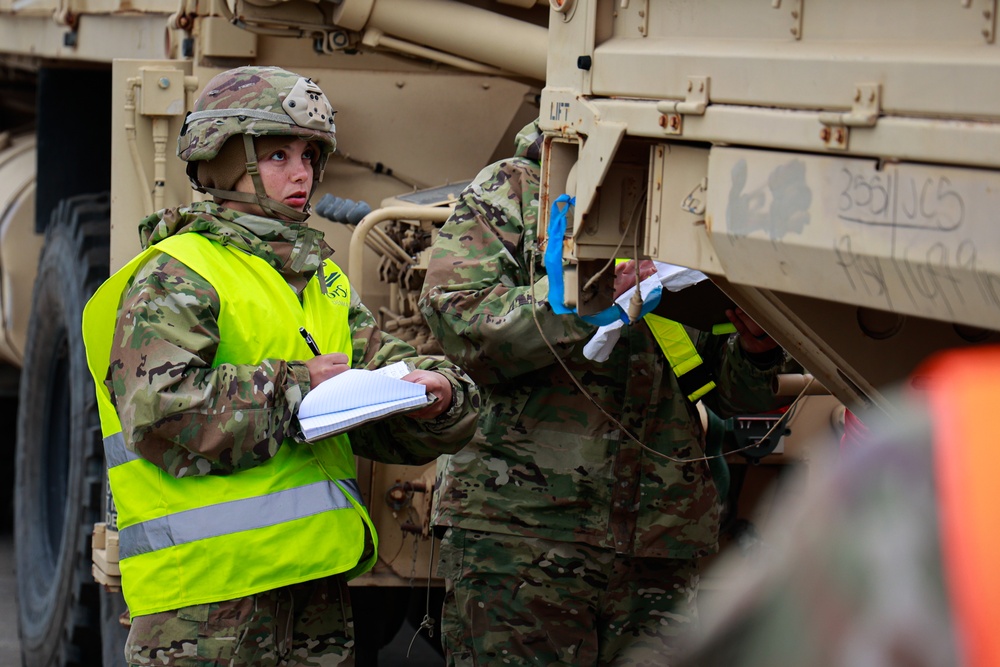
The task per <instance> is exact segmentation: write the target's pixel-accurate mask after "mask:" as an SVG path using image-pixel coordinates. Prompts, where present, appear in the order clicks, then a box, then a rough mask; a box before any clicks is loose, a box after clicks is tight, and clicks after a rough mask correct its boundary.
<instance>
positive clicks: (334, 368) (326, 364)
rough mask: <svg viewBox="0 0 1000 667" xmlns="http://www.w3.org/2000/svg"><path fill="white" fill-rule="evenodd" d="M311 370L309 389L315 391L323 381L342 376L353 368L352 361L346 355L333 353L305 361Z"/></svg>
mask: <svg viewBox="0 0 1000 667" xmlns="http://www.w3.org/2000/svg"><path fill="white" fill-rule="evenodd" d="M303 363H305V365H306V368H308V369H309V388H310V389H315V388H316V385H318V384H319V383H320V382H322V381H323V380H329V379H330V378H332V377H334V376H335V375H340V374H341V373H343V372H344V371H346V370H347V369H348V368H350V367H351V360H350V359H349V358H348V357H347V355H346V354H342V353H340V352H331V353H330V354H320V355H318V356H315V357H313V358H312V359H306V361H304V362H303Z"/></svg>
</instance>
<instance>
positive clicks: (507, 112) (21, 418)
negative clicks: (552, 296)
mask: <svg viewBox="0 0 1000 667" xmlns="http://www.w3.org/2000/svg"><path fill="white" fill-rule="evenodd" d="M996 4H997V3H996V0H952V1H950V2H945V1H938V2H933V1H932V0H923V1H920V2H911V1H909V0H880V1H879V2H875V3H873V2H871V1H870V0H867V1H866V0H770V1H769V2H764V1H762V2H753V3H751V2H747V1H745V0H551V1H548V0H542V1H535V0H321V1H319V2H310V1H307V0H288V1H282V0H208V1H207V2H190V1H189V0H180V1H173V2H165V1H164V0H133V1H131V2H120V1H118V0H110V1H109V2H85V1H83V0H34V1H27V2H26V1H24V0H0V299H2V301H0V305H2V308H0V323H2V329H0V333H2V335H0V360H2V361H3V364H4V365H3V373H2V374H0V380H2V382H0V387H3V388H4V389H5V393H4V397H5V398H4V414H8V413H9V415H8V416H9V418H10V426H9V428H10V429H11V430H13V429H14V428H15V427H14V424H15V417H14V414H15V412H16V433H17V438H16V441H17V442H16V444H17V453H16V473H17V474H16V483H15V482H14V481H13V480H8V482H7V486H6V487H5V488H8V487H10V488H13V489H14V492H13V494H12V495H13V508H14V512H13V515H14V524H15V546H16V552H17V569H18V605H19V621H20V633H21V642H22V649H23V654H24V662H25V665H28V666H29V667H35V666H49V665H58V666H63V665H88V666H89V665H97V664H103V665H106V666H111V665H118V664H120V663H121V659H122V658H121V642H122V638H123V632H124V629H123V627H122V625H121V624H120V623H119V618H118V617H119V614H120V613H121V612H122V611H123V607H122V602H121V598H120V595H119V594H117V593H115V592H114V587H113V575H114V571H113V570H114V553H113V551H114V549H113V546H114V543H113V533H111V534H110V539H109V534H107V533H101V532H100V530H104V529H100V530H99V531H98V532H99V534H102V535H103V539H104V540H105V541H104V542H100V538H99V540H98V543H97V544H96V545H95V546H97V547H98V552H96V556H97V557H96V561H97V562H96V565H97V570H98V576H99V578H100V579H102V581H104V582H106V583H110V584H111V585H110V586H107V585H100V584H98V583H96V582H95V580H94V574H93V565H92V553H91V534H92V531H93V525H94V524H95V523H106V522H107V519H108V518H110V519H112V522H111V523H112V527H113V515H112V516H111V517H108V516H106V515H107V514H108V512H107V510H106V506H107V502H106V498H105V492H104V482H103V480H104V477H105V475H104V465H103V454H102V450H101V441H100V432H99V430H100V429H99V425H98V421H97V416H96V411H95V408H94V405H93V399H92V391H91V387H90V378H89V375H88V373H87V370H86V367H85V363H84V359H83V350H82V342H81V339H80V333H79V326H80V325H79V322H80V313H81V309H82V306H83V303H84V302H85V301H86V299H87V297H88V296H89V294H90V292H91V291H92V290H93V289H94V288H95V287H96V285H97V284H99V283H100V281H101V280H102V279H103V278H104V277H106V276H107V275H108V272H109V270H111V269H113V268H116V267H118V266H120V265H121V264H122V263H124V262H125V261H126V260H127V259H128V258H129V257H130V256H131V254H132V253H134V252H135V251H136V249H137V240H136V238H135V226H136V223H137V221H138V220H139V219H140V218H141V217H142V216H144V215H145V214H147V213H149V212H150V211H153V210H156V209H159V208H162V207H164V206H170V205H177V204H180V203H183V202H186V201H189V200H190V199H191V198H192V192H191V190H190V187H189V183H188V180H187V178H186V176H185V175H184V170H183V165H182V163H180V162H179V161H178V160H177V159H176V158H175V157H174V140H175V137H176V135H177V131H178V129H179V127H180V123H181V122H182V119H183V116H184V113H185V111H186V110H187V109H188V108H190V103H191V101H192V100H193V99H194V97H195V96H196V95H197V93H198V91H199V90H200V88H201V86H202V85H203V84H204V83H205V82H206V81H207V80H208V79H209V78H210V77H211V76H212V75H213V74H215V73H217V72H218V71H221V70H223V69H227V68H229V67H233V66H235V65H240V64H247V63H256V64H266V65H280V66H282V67H286V68H288V69H291V70H294V71H296V72H300V73H302V74H305V75H307V76H311V77H313V78H314V79H316V80H317V81H319V82H320V83H321V85H322V86H323V88H324V90H325V91H326V92H327V94H328V95H329V97H330V98H331V100H332V101H333V104H334V106H335V107H336V109H337V110H338V116H337V126H338V144H339V146H338V152H337V154H336V155H335V156H334V158H333V159H332V160H331V163H330V166H329V167H328V169H327V177H326V179H325V181H324V183H323V184H322V191H321V192H320V193H318V195H317V197H316V199H315V200H314V201H320V197H321V196H322V195H324V194H329V195H335V196H337V197H340V198H342V199H350V200H352V201H354V202H358V201H364V202H368V203H369V204H371V205H372V207H373V208H375V209H376V210H375V211H373V212H372V213H371V214H370V215H369V216H367V217H365V218H364V219H363V220H357V219H356V218H350V219H349V222H350V223H352V224H343V223H342V222H333V221H328V220H325V219H324V218H323V217H322V216H314V218H313V221H314V222H315V223H316V224H317V225H320V226H322V227H323V228H324V229H325V230H326V231H327V233H328V236H329V238H330V239H331V241H332V243H333V245H334V246H335V247H337V248H338V249H339V254H338V258H339V259H338V261H340V262H342V265H343V266H344V267H345V269H346V270H347V271H348V272H349V273H350V274H351V278H352V282H353V283H354V284H355V285H356V286H358V287H359V289H360V290H361V292H362V295H363V297H364V299H365V301H366V303H368V304H369V305H370V306H373V310H377V311H378V313H379V316H380V318H381V319H382V325H383V327H384V328H386V329H388V330H390V331H394V332H396V333H399V334H401V335H404V336H407V337H410V338H411V339H412V340H414V342H415V343H417V344H418V345H420V346H422V347H423V349H425V350H429V351H432V350H433V349H434V345H435V343H434V341H433V340H429V339H428V338H427V337H426V332H425V330H424V329H423V327H422V323H421V321H420V317H419V313H418V312H417V311H416V309H415V307H414V304H415V299H416V294H417V293H418V292H419V288H420V282H421V280H422V274H421V272H420V266H421V262H422V260H423V254H422V251H423V249H424V248H425V247H426V246H427V244H428V243H429V242H430V240H431V239H432V238H433V233H434V228H435V225H437V224H439V223H440V222H441V221H443V220H444V218H445V217H446V216H447V203H448V201H449V198H450V197H452V196H454V194H455V192H456V191H457V190H458V189H460V187H461V185H462V184H463V183H464V182H466V181H468V180H469V179H471V178H472V177H473V176H474V175H475V174H476V173H477V172H478V170H479V169H480V168H481V167H482V166H484V165H486V164H488V163H489V162H491V161H493V160H495V159H497V158H499V157H503V156H505V155H507V154H509V152H510V151H511V148H512V139H513V135H514V133H515V132H516V131H517V130H518V129H520V128H521V127H522V126H523V125H524V124H525V123H526V122H528V121H529V120H531V119H532V118H535V117H539V118H540V119H541V122H542V126H543V129H544V130H545V132H546V134H547V135H548V142H547V144H546V152H545V157H544V163H543V169H544V172H545V174H544V182H543V191H542V197H543V207H544V208H545V209H546V210H547V209H548V206H549V205H550V204H551V202H552V201H554V200H555V198H556V197H558V196H559V195H562V194H568V195H571V196H573V197H575V201H576V205H575V209H574V211H575V214H574V216H573V218H572V219H571V220H570V225H569V229H570V231H569V238H568V242H567V244H566V254H567V257H568V258H570V259H571V260H572V261H573V262H574V263H575V265H574V267H572V268H571V269H570V270H569V271H568V272H567V276H566V277H567V284H568V285H569V286H573V285H578V286H582V285H585V284H586V282H587V279H588V278H589V277H590V276H591V275H593V273H594V272H595V271H596V267H597V266H598V265H600V264H603V263H604V261H605V260H606V259H607V258H609V257H612V256H614V255H615V254H616V248H618V247H619V241H620V240H621V239H622V237H623V234H625V231H626V230H628V235H629V238H628V243H625V244H624V245H623V246H622V247H631V246H632V244H633V242H634V243H635V244H636V245H637V246H638V247H639V249H640V254H642V255H644V256H648V257H652V258H654V259H659V260H663V261H668V262H671V263H674V264H679V265H682V266H688V267H691V268H696V269H699V270H701V271H703V272H704V273H706V274H708V275H709V276H711V277H712V278H713V280H714V281H715V282H716V284H718V285H719V286H721V287H722V288H723V289H724V290H725V292H726V293H727V294H729V296H731V297H732V298H733V299H734V300H735V301H736V302H737V303H739V304H740V305H741V306H743V307H744V308H745V309H746V310H747V311H748V312H750V313H751V314H752V315H753V316H754V317H755V318H757V320H758V321H759V322H760V323H761V324H763V325H764V326H765V327H766V328H767V330H768V331H769V332H770V333H771V334H772V335H774V337H775V338H776V339H777V340H778V341H779V342H780V343H782V345H784V346H785V347H786V349H788V350H790V351H791V352H792V353H793V354H794V355H795V356H796V358H798V359H799V360H800V361H801V362H803V364H805V366H806V367H807V368H808V369H809V371H810V372H811V373H812V374H813V375H815V377H816V378H817V379H818V382H817V384H816V385H815V386H814V387H813V388H812V389H811V390H808V391H809V392H810V393H811V392H813V391H817V390H818V387H819V385H820V384H821V385H822V386H823V387H825V388H827V389H828V390H829V391H830V392H832V393H833V395H834V396H810V397H808V398H805V399H804V401H805V402H804V403H803V406H804V407H803V409H801V410H800V411H799V412H798V413H797V417H796V419H798V420H799V421H798V422H795V421H792V422H790V423H789V424H783V425H782V428H783V429H787V431H788V432H787V433H786V435H785V437H784V438H782V439H781V440H780V441H779V440H778V438H777V434H775V436H774V437H772V438H770V441H771V442H770V444H769V445H767V446H766V447H764V448H762V449H761V450H759V451H756V452H754V451H753V450H749V451H750V453H752V454H755V456H752V457H751V459H752V460H753V461H756V462H759V463H760V465H757V466H749V467H750V468H752V470H751V471H750V472H751V473H753V474H747V470H746V469H747V468H748V466H746V465H743V464H742V463H741V461H742V459H741V458H740V457H738V456H737V457H735V458H731V459H730V462H731V463H734V464H737V465H734V466H733V472H732V474H733V484H732V488H733V491H732V492H731V493H730V495H731V503H732V504H733V509H732V513H733V517H734V521H733V522H732V523H733V524H737V523H739V522H738V521H737V520H736V519H737V518H738V517H739V516H742V515H744V514H745V505H748V504H752V502H753V499H755V498H757V497H759V496H760V495H761V494H762V493H763V491H762V489H764V488H765V486H766V482H767V479H768V478H769V477H774V476H777V475H779V474H780V470H781V468H782V462H783V461H785V460H789V459H791V460H800V459H801V458H803V457H804V456H807V454H806V449H805V447H804V444H803V443H804V441H805V440H806V438H807V436H808V435H809V434H812V433H817V432H819V433H830V432H832V430H833V429H834V428H835V426H836V422H837V421H838V419H839V416H840V415H841V414H842V409H843V408H842V406H841V404H842V403H843V404H846V405H848V406H849V407H851V408H853V409H855V410H858V411H862V412H863V411H864V410H866V409H872V408H874V409H879V410H883V411H886V412H890V413H891V412H892V405H891V404H889V403H888V402H887V400H886V399H885V398H884V397H883V393H882V388H883V387H885V386H886V385H888V384H890V383H893V382H895V381H897V380H899V379H901V378H903V377H905V375H906V373H907V372H909V371H910V370H911V369H912V368H913V367H914V366H915V365H916V364H917V363H918V362H919V361H920V360H921V359H922V358H924V357H925V356H926V355H927V354H928V353H930V352H932V351H933V350H936V349H940V348H943V347H950V346H955V345H971V344H981V343H983V342H987V341H993V340H995V339H996V337H997V333H996V332H997V330H998V329H1000V315H998V306H1000V297H998V293H997V286H998V282H1000V277H998V275H997V274H998V267H1000V256H998V254H997V253H998V250H997V248H1000V243H998V239H997V238H996V236H997V233H998V232H995V231H993V230H994V228H995V226H993V225H991V224H990V222H991V220H990V218H991V216H992V214H993V211H994V210H996V209H997V206H996V203H997V202H996V201H994V200H995V199H996V198H997V197H998V196H1000V195H998V194H997V193H998V192H1000V188H998V187H997V186H998V182H997V181H998V179H1000V176H998V173H997V171H996V170H997V167H998V160H1000V158H997V156H998V155H1000V150H998V149H1000V125H998V120H1000V104H998V98H997V93H996V91H997V90H1000V86H998V83H1000V56H998V53H1000V52H998V47H997V45H996V43H995V25H996V18H995V14H996ZM334 208H336V207H334ZM347 208H350V207H347ZM353 210H357V209H353ZM633 212H634V214H633ZM330 217H333V218H337V217H338V216H337V215H336V214H335V212H334V211H330ZM354 223H357V224H356V225H355V224H354ZM345 259H346V261H345ZM568 295H569V296H570V300H571V302H572V303H571V305H576V306H577V307H578V308H579V310H580V311H581V312H593V311H595V310H600V309H602V308H603V307H605V306H606V305H608V300H607V297H606V294H604V293H603V292H602V291H601V290H600V289H596V290H591V291H587V290H582V289H581V288H579V287H575V288H573V289H570V290H569V291H568ZM798 386H799V387H801V386H802V385H798ZM791 391H797V390H796V389H793V390H791ZM810 402H811V403H810ZM809 406H811V407H809ZM15 407H16V410H15ZM807 408H809V409H807ZM776 420H777V418H776V417H775V416H747V418H746V419H744V420H742V421H741V422H740V423H738V424H736V425H735V426H734V425H730V428H729V431H728V433H729V438H730V439H732V440H735V439H736V438H737V436H739V438H741V439H740V440H739V442H740V443H742V446H746V445H747V444H749V445H752V444H754V442H755V438H759V436H760V435H762V434H763V433H764V432H766V431H767V430H768V429H769V428H770V427H771V426H773V425H774V423H775V422H776ZM775 446H778V447H780V448H783V452H784V453H771V452H772V450H773V448H774V447H775ZM13 448H14V445H13V443H12V444H11V446H10V450H13ZM778 451H779V452H780V451H781V450H780V449H779V450H778ZM760 473H764V474H763V475H761V474H760ZM362 475H363V480H362V481H364V482H365V488H366V490H367V493H368V499H367V500H368V503H369V505H370V507H371V509H372V512H373V516H374V517H375V519H376V522H377V524H378V527H379V532H380V535H381V542H382V543H381V545H380V547H381V550H380V557H381V560H380V564H379V566H378V568H377V569H376V570H375V571H374V572H373V573H372V574H370V575H367V576H366V577H363V578H361V579H359V580H357V581H356V582H354V586H355V589H356V590H357V591H358V592H359V594H358V596H357V599H359V600H363V602H361V603H360V605H359V607H360V608H361V611H360V612H359V620H358V627H359V633H366V634H365V635H363V636H359V659H360V656H361V655H362V654H363V653H364V652H367V653H364V655H368V656H373V655H374V651H376V650H377V648H378V646H379V645H380V643H382V641H383V640H384V639H385V638H386V637H385V636H384V635H391V633H393V632H395V629H396V628H397V627H398V625H399V623H400V621H401V619H402V617H403V616H404V615H405V614H406V613H407V611H408V610H410V609H411V608H415V609H416V610H417V617H418V621H419V616H420V615H422V614H423V613H424V611H425V610H426V609H427V606H428V605H427V603H426V598H425V593H424V589H423V586H424V585H425V584H426V581H427V579H428V577H431V576H432V574H433V573H432V571H431V567H430V566H431V564H432V558H431V553H430V547H431V545H432V544H433V543H432V540H431V539H430V538H429V533H428V528H427V525H426V517H427V513H426V507H427V504H428V503H429V491H430V490H431V487H432V483H433V470H432V467H425V468H420V469H410V468H403V467H393V466H367V467H365V468H363V469H362ZM761 479H763V481H760V480H761ZM734 537H735V536H734ZM102 568H104V574H102V573H101V570H102ZM109 577H110V578H109ZM433 584H434V585H432V587H431V588H432V589H436V586H437V584H438V582H437V581H436V580H433ZM411 586H414V588H413V590H415V591H416V595H411ZM435 604H436V602H434V603H432V604H431V605H430V606H432V607H433V606H434V605H435ZM366 608H374V609H375V610H376V613H375V614H372V615H370V616H368V617H365V616H364V614H365V609H366ZM372 619H375V620H377V621H378V623H376V622H375V620H372ZM360 664H374V662H371V661H369V662H367V663H360Z"/></svg>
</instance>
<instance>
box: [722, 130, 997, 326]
mask: <svg viewBox="0 0 1000 667" xmlns="http://www.w3.org/2000/svg"><path fill="white" fill-rule="evenodd" d="M709 183H710V188H709V197H708V212H707V224H708V229H709V232H710V233H711V236H712V242H713V246H714V247H715V250H716V252H717V253H718V257H719V261H720V263H721V264H722V266H723V269H724V271H725V275H726V278H727V279H728V280H729V281H730V282H733V283H739V284H744V285H749V286H753V287H762V288H766V289H770V290H778V291H781V292H787V293H790V294H800V295H804V296H810V297H814V298H821V299H827V300H830V301H836V302H841V303H847V304H853V305H855V306H867V307H870V308H874V309H878V310H882V311H887V312H894V313H901V314H908V315H919V316H923V317H926V318H931V319H938V320H942V321H945V322H958V323H963V324H966V325H972V326H980V327H985V328H990V329H998V328H1000V227H998V226H997V225H996V224H995V220H994V217H995V216H994V212H995V211H997V210H1000V174H997V173H996V172H991V171H980V170H972V169H957V168H948V167H941V166H925V165H912V164H889V165H885V166H884V167H883V168H881V169H879V168H878V165H877V163H875V162H874V161H869V160H858V159H845V158H832V157H817V156H807V155H791V154H781V153H772V152H764V151H752V150H742V149H730V148H716V149H713V150H712V151H711V155H710V158H709Z"/></svg>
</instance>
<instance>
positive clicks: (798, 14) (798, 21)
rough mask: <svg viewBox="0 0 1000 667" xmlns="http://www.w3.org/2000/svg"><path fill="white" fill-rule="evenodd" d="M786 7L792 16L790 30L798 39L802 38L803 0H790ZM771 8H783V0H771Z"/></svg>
mask: <svg viewBox="0 0 1000 667" xmlns="http://www.w3.org/2000/svg"><path fill="white" fill-rule="evenodd" d="M786 8H787V9H788V10H789V14H790V15H791V17H792V25H791V27H789V29H788V31H789V32H790V33H791V34H792V37H794V38H795V39H796V40H799V39H802V0H789V2H788V3H787V4H786ZM771 9H781V0H771Z"/></svg>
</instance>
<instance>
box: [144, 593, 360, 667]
mask: <svg viewBox="0 0 1000 667" xmlns="http://www.w3.org/2000/svg"><path fill="white" fill-rule="evenodd" d="M353 644H354V621H353V618H352V614H351V605H350V600H349V597H348V592H347V582H346V581H345V580H344V578H343V577H342V576H336V577H327V578H325V579H317V580H315V581H307V582H305V583H301V584H295V585H292V586H285V587H283V588H277V589H274V590H271V591H266V592H264V593H258V594H256V595H249V596H247V597H243V598H238V599H235V600H227V601H225V602H213V603H210V604H199V605H193V606H190V607H183V608H181V609H175V610H172V611H165V612H160V613H157V614H149V615H147V616H136V617H134V618H133V619H132V629H131V630H130V631H129V634H128V641H127V642H126V643H125V661H126V662H127V663H128V664H129V665H131V666H133V667H135V666H141V667H196V666H197V667H209V666H210V667H222V666H223V665H225V666H226V667H278V666H280V667H286V666H288V667H291V666H292V665H295V666H306V665H309V666H316V667H327V666H330V665H339V666H341V667H350V666H352V665H354V659H353V657H352V655H351V652H352V646H353Z"/></svg>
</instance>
